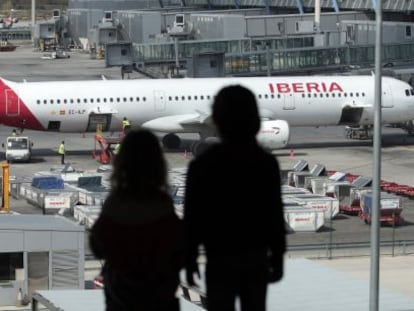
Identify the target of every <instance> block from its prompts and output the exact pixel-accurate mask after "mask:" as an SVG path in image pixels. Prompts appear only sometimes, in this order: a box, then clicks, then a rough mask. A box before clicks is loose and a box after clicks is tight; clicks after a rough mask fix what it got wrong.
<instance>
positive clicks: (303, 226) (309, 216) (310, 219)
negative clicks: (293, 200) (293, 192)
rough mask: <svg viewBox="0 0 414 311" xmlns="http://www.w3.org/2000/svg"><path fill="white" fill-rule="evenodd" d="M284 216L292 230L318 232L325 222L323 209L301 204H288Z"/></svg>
mask: <svg viewBox="0 0 414 311" xmlns="http://www.w3.org/2000/svg"><path fill="white" fill-rule="evenodd" d="M283 214H284V218H285V222H286V225H287V230H288V231H290V232H317V231H318V230H319V229H320V228H322V227H323V226H324V224H325V218H324V213H323V211H318V210H315V209H312V208H310V207H304V206H301V205H297V206H294V205H286V206H285V208H284V213H283Z"/></svg>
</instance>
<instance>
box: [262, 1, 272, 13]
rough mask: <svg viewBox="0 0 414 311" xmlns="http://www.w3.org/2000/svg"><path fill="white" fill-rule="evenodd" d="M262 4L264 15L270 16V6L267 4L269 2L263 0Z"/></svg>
mask: <svg viewBox="0 0 414 311" xmlns="http://www.w3.org/2000/svg"><path fill="white" fill-rule="evenodd" d="M263 4H264V6H265V8H266V14H267V15H270V14H271V12H270V4H269V0H263Z"/></svg>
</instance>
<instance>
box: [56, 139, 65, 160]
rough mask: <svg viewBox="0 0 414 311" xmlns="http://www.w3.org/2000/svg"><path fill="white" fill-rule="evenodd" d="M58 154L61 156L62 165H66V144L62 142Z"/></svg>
mask: <svg viewBox="0 0 414 311" xmlns="http://www.w3.org/2000/svg"><path fill="white" fill-rule="evenodd" d="M58 154H60V163H61V164H65V142H64V141H63V140H62V142H61V143H60V145H59V149H58Z"/></svg>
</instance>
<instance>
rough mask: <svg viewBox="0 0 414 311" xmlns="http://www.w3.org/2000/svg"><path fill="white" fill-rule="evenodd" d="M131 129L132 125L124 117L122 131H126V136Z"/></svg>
mask: <svg viewBox="0 0 414 311" xmlns="http://www.w3.org/2000/svg"><path fill="white" fill-rule="evenodd" d="M130 127H131V123H130V122H129V120H128V119H127V117H124V119H123V120H122V130H123V131H124V134H126V131H128V130H129V128H130Z"/></svg>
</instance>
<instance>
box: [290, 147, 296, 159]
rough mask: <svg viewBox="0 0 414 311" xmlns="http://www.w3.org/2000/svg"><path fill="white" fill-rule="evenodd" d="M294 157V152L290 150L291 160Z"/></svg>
mask: <svg viewBox="0 0 414 311" xmlns="http://www.w3.org/2000/svg"><path fill="white" fill-rule="evenodd" d="M294 157H295V150H293V149H290V158H291V159H293V158H294Z"/></svg>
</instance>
